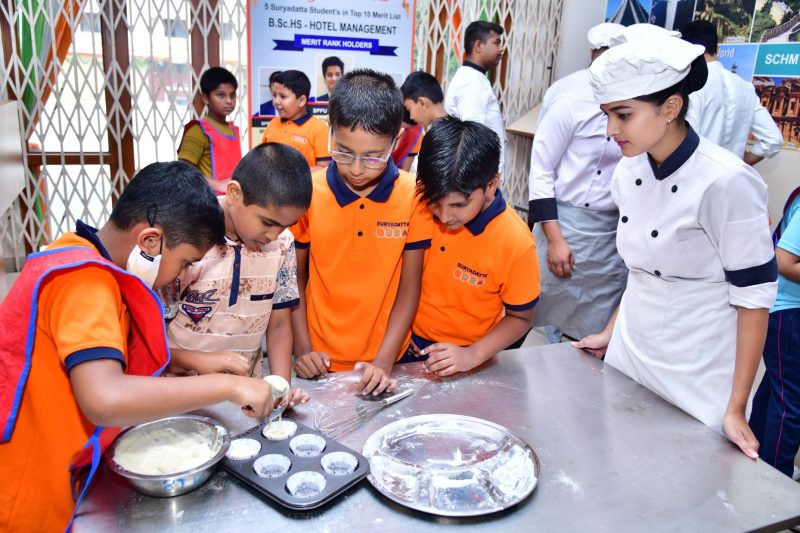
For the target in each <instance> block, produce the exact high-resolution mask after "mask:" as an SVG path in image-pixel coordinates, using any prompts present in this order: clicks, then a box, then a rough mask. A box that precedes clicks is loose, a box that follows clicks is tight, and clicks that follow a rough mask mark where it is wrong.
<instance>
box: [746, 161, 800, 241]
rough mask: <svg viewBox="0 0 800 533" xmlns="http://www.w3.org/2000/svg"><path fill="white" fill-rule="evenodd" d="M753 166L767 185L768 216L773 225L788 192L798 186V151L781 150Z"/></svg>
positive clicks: (799, 175)
mask: <svg viewBox="0 0 800 533" xmlns="http://www.w3.org/2000/svg"><path fill="white" fill-rule="evenodd" d="M754 168H755V169H756V170H757V171H758V173H759V174H761V176H762V177H763V178H764V181H766V182H767V186H768V187H769V216H770V220H771V222H772V226H773V227H774V226H775V224H777V223H778V222H779V221H780V219H781V216H782V210H783V206H784V205H785V204H786V199H787V198H788V197H789V193H791V192H792V191H793V190H794V189H795V188H797V187H800V152H797V151H794V150H781V153H779V154H778V155H776V156H775V157H773V158H772V159H765V160H764V161H762V162H760V163H758V164H757V165H756V166H755V167H754Z"/></svg>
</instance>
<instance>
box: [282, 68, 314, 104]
mask: <svg viewBox="0 0 800 533" xmlns="http://www.w3.org/2000/svg"><path fill="white" fill-rule="evenodd" d="M275 83H280V84H281V85H283V86H284V87H286V88H287V89H289V90H290V91H292V92H293V93H294V95H295V96H296V97H298V98H300V97H301V96H305V97H306V99H308V96H309V95H310V94H311V81H310V80H309V79H308V76H306V75H305V74H304V73H302V72H300V71H299V70H284V71H282V72H279V73H278V75H277V76H275Z"/></svg>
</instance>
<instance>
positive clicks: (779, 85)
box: [753, 44, 800, 150]
mask: <svg viewBox="0 0 800 533" xmlns="http://www.w3.org/2000/svg"><path fill="white" fill-rule="evenodd" d="M753 86H755V88H756V94H758V97H759V99H760V100H761V105H763V106H764V107H765V108H766V109H767V111H769V113H770V115H772V119H773V120H774V121H775V124H777V125H778V128H780V130H781V133H782V134H783V141H784V145H783V147H784V148H786V149H789V150H798V149H800V116H798V108H800V45H798V44H761V45H759V46H758V55H757V57H756V64H755V71H754V74H753Z"/></svg>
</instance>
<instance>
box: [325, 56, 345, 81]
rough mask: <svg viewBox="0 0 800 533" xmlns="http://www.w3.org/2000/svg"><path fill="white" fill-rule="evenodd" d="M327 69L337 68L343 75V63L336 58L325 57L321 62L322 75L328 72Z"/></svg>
mask: <svg viewBox="0 0 800 533" xmlns="http://www.w3.org/2000/svg"><path fill="white" fill-rule="evenodd" d="M328 67H339V70H341V71H342V74H344V61H342V60H341V59H339V58H338V57H336V56H330V57H326V58H325V59H323V60H322V75H323V76H324V75H325V72H326V71H327V70H328Z"/></svg>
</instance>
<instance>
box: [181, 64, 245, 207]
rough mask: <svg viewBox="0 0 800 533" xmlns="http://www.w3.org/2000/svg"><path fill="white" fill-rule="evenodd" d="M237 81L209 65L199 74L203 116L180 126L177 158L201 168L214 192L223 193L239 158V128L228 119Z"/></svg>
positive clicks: (237, 86)
mask: <svg viewBox="0 0 800 533" xmlns="http://www.w3.org/2000/svg"><path fill="white" fill-rule="evenodd" d="M238 88H239V84H238V83H237V81H236V78H235V77H234V76H233V74H231V72H230V71H228V70H227V69H224V68H222V67H212V68H210V69H208V70H207V71H205V72H203V75H202V76H201V77H200V92H201V93H202V97H203V103H204V104H205V105H206V107H207V111H206V116H205V117H203V118H201V119H200V120H192V121H190V122H189V123H188V124H186V126H184V128H183V139H181V144H180V146H179V147H178V159H180V160H182V161H186V162H187V163H191V164H192V165H194V166H196V167H197V168H199V169H200V172H202V173H203V176H205V177H206V180H207V181H208V184H209V185H211V188H212V189H213V190H214V192H215V193H216V194H217V195H222V194H225V188H226V186H227V183H228V180H229V179H230V178H231V174H233V169H234V168H236V165H237V163H239V160H240V159H241V158H242V145H241V141H240V139H239V128H237V127H236V126H234V125H233V122H227V121H226V118H227V116H228V115H230V114H231V113H233V110H234V109H235V108H236V90H237V89H238Z"/></svg>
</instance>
